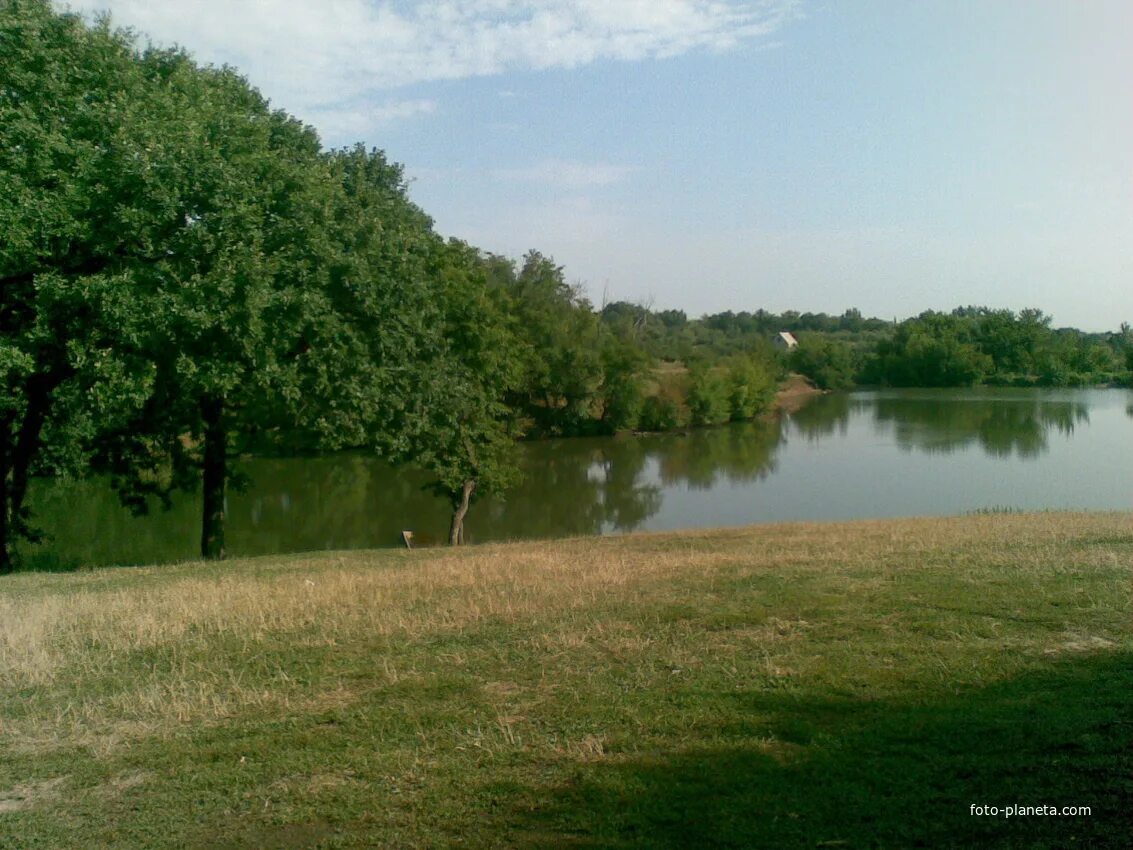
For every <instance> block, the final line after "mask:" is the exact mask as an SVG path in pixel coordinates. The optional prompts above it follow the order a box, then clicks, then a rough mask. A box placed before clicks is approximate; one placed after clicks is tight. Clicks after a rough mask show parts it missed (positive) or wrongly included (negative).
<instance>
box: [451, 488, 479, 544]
mask: <svg viewBox="0 0 1133 850" xmlns="http://www.w3.org/2000/svg"><path fill="white" fill-rule="evenodd" d="M475 489H476V481H475V479H472V478H469V479H468V480H467V481H465V482H464V486H463V487H462V488H461V490H460V501H459V502H455V500H454V503H455V505H456V506H455V508H454V509H453V512H452V525H450V526H449V531H448V545H449V546H460V545H462V544H463V543H464V517H465V515H466V514H467V513H468V503H469V501H471V499H472V491H473V490H475Z"/></svg>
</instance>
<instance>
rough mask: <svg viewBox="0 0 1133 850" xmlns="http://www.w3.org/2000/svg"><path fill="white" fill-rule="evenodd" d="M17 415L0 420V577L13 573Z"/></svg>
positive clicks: (10, 415) (9, 414) (5, 416)
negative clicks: (11, 496)
mask: <svg viewBox="0 0 1133 850" xmlns="http://www.w3.org/2000/svg"><path fill="white" fill-rule="evenodd" d="M14 421H15V415H14V414H12V413H7V414H5V415H4V417H3V419H0V575H7V574H8V573H10V572H12V540H11V536H12V524H11V522H10V521H9V519H8V516H9V514H8V512H9V510H10V501H11V500H10V499H9V498H8V495H9V492H10V491H9V487H8V474H9V472H11V467H12V423H13V422H14Z"/></svg>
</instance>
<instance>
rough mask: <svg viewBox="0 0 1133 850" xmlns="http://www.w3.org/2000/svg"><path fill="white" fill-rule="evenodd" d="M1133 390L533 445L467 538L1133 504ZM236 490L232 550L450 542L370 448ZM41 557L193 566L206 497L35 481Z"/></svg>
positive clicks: (306, 463) (441, 524) (437, 517)
mask: <svg viewBox="0 0 1133 850" xmlns="http://www.w3.org/2000/svg"><path fill="white" fill-rule="evenodd" d="M1131 449H1133V392H1130V391H1126V390H1009V389H979V390H931V391H930V390H884V391H876V392H857V393H850V394H837V395H829V396H824V397H821V398H817V399H816V400H814V401H813V402H811V403H810V404H808V405H807V406H806V407H804V408H803V409H802V410H800V411H798V412H796V413H794V414H792V415H785V416H782V417H781V418H779V419H778V420H776V421H773V422H761V423H746V424H741V425H730V426H726V427H721V428H711V429H703V430H696V431H691V432H689V433H688V434H685V435H682V434H669V435H659V436H648V437H641V438H633V437H625V438H597V439H574V440H556V441H547V442H532V443H527V444H524V445H523V446H522V447H521V454H522V463H523V467H524V470H525V479H524V482H523V484H522V485H521V486H520V487H519V488H518V489H516V490H514V491H512V492H511V493H509V494H508V496H507V498H506V499H497V498H486V499H484V500H482V501H479V502H477V503H475V504H474V505H473V507H472V510H471V512H470V514H469V518H468V521H467V531H466V533H467V536H468V538H469V540H470V541H472V542H475V541H485V540H498V539H510V538H532V537H560V536H567V535H589V534H607V533H616V532H628V531H637V530H661V529H677V528H692V527H705V526H709V527H711V526H726V525H741V524H746V523H753V522H768V521H780V520H834V519H854V518H865V517H893V516H917V515H930V514H959V513H964V512H968V511H976V510H1002V509H1044V508H1056V509H1057V508H1086V509H1125V510H1128V509H1131V508H1133V451H1131ZM239 466H240V468H241V469H242V470H244V471H246V472H247V473H248V474H249V475H250V477H251V479H252V484H251V486H250V488H249V489H248V490H247V491H246V492H243V493H230V494H229V498H228V514H229V528H228V549H229V552H230V554H233V555H252V554H268V553H274V552H295V551H307V550H317V549H355V548H368V547H375V546H390V545H397V544H398V543H399V541H400V532H401V530H402V529H413V530H414V531H415V532H416V533H417V534H418V536H419V537H424V538H425V539H429V538H432V539H434V540H437V541H440V540H443V538H444V533H445V530H446V529H447V524H448V507H447V504H446V502H445V501H444V500H443V499H441V498H438V497H436V496H433V495H431V494H430V493H429V492H427V490H426V489H425V487H424V485H426V484H427V479H426V478H425V476H423V475H421V474H420V473H416V472H413V471H407V470H395V469H391V468H390V467H389V466H387V465H386V464H385V463H383V462H382V461H380V460H378V459H376V458H373V457H370V456H367V455H364V454H356V453H348V454H338V455H331V456H325V457H316V458H293V459H252V460H248V461H245V462H242V463H241V464H240V465H239ZM32 504H33V508H34V510H35V511H36V513H37V516H38V521H39V524H40V525H41V526H42V527H43V528H44V529H45V530H47V531H48V532H49V533H50V534H51V535H52V541H51V542H50V544H48V545H46V546H41V547H38V548H37V549H36V550H33V551H32V552H31V553H30V557H31V560H32V561H33V562H38V563H40V564H41V565H44V566H59V567H65V566H73V565H76V564H111V563H150V562H160V561H171V560H181V559H186V558H192V557H194V556H195V554H196V552H197V546H198V539H199V534H200V532H199V521H200V519H199V514H200V504H199V497H194V496H192V495H186V496H183V497H182V498H180V499H179V500H177V501H176V503H175V506H174V509H173V510H172V511H170V512H163V511H161V510H160V508H158V509H156V510H155V512H154V513H153V514H152V515H151V516H149V517H145V518H140V519H136V518H134V517H132V516H131V515H130V514H129V513H128V512H127V511H126V510H124V509H123V508H121V507H120V506H119V505H118V501H117V498H116V497H115V495H114V494H113V493H112V492H111V491H110V490H109V488H108V487H107V486H106V484H105V482H100V481H83V482H58V481H41V482H37V486H36V489H35V491H34V492H33V502H32Z"/></svg>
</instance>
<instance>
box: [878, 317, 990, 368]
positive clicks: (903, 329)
mask: <svg viewBox="0 0 1133 850" xmlns="http://www.w3.org/2000/svg"><path fill="white" fill-rule="evenodd" d="M993 365H994V364H993V361H992V359H991V357H989V356H988V355H987V354H984V353H983V352H982V351H980V349H979V348H978V347H977V346H976V345H975V344H973V342H972V341H971V327H970V324H969V323H968V322H965V321H964V320H963V319H962V318H960V317H957V316H948V315H944V314H941V313H933V312H931V311H930V312H927V313H922V314H921V315H920V316H919V317H917V318H916V319H910V320H909V321H907V322H904V323H902V324H901V325H899V326H898V327H897V329H896V331H895V332H894V334H893V336H892V337H891V338H890V339H887V340H883V341H882V342H880V343H878V345H877V349H876V360H875V362H874V363H873V364H872V367H871V372H870V374H871V375H872V377H873V378H874V379H875V380H876V381H877V382H878V383H882V384H889V385H892V386H897V387H966V386H971V385H972V384H976V383H979V382H980V381H981V380H982V379H983V378H984V376H985V375H987V374H988V373H989V372H990V371H991V370H992V368H993Z"/></svg>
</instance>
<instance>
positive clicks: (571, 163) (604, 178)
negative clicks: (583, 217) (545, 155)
mask: <svg viewBox="0 0 1133 850" xmlns="http://www.w3.org/2000/svg"><path fill="white" fill-rule="evenodd" d="M634 170H635V169H633V168H631V167H629V166H625V165H611V164H609V163H606V162H578V161H576V160H566V159H545V160H543V161H542V162H537V163H535V164H534V165H528V166H525V167H523V168H501V169H498V170H497V171H496V172H495V174H496V176H497V177H501V178H503V179H505V180H518V181H521V182H524V183H536V184H538V185H540V186H547V187H551V188H555V189H567V190H571V191H574V190H578V189H587V188H590V187H594V186H610V185H612V184H614V183H620V182H621V181H622V180H624V179H625V178H626V177H627V176H629V175H630V174H631V173H633V171H634Z"/></svg>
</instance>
